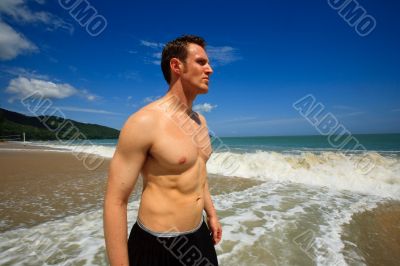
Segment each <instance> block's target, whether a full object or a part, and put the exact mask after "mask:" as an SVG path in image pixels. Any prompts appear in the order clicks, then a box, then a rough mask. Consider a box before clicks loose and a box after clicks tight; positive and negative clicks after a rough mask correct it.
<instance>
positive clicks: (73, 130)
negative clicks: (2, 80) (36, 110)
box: [0, 108, 119, 140]
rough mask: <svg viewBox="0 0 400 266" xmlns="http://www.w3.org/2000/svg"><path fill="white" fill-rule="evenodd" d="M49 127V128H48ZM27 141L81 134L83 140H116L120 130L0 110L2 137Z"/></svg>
mask: <svg viewBox="0 0 400 266" xmlns="http://www.w3.org/2000/svg"><path fill="white" fill-rule="evenodd" d="M46 125H47V126H46ZM23 132H25V136H26V139H27V140H55V139H58V138H59V139H64V140H65V139H72V138H73V136H74V135H75V134H77V133H81V134H83V135H81V137H80V138H81V139H115V138H118V136H119V130H116V129H114V128H110V127H106V126H101V125H96V124H86V123H81V122H77V121H74V120H70V119H65V120H63V119H62V118H60V117H56V116H39V117H35V116H26V115H23V114H20V113H16V112H12V111H9V110H6V109H3V108H0V136H9V135H22V133H23Z"/></svg>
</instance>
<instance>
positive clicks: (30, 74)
mask: <svg viewBox="0 0 400 266" xmlns="http://www.w3.org/2000/svg"><path fill="white" fill-rule="evenodd" d="M1 71H3V72H5V73H8V74H10V75H12V76H17V77H19V76H22V77H26V78H34V79H44V80H49V79H50V78H49V76H47V75H41V74H38V73H37V72H36V71H35V70H29V69H25V68H22V67H2V68H1Z"/></svg>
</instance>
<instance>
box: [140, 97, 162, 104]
mask: <svg viewBox="0 0 400 266" xmlns="http://www.w3.org/2000/svg"><path fill="white" fill-rule="evenodd" d="M160 97H161V95H157V96H149V97H146V98H144V99H143V103H151V102H154V101H155V100H157V99H158V98H160Z"/></svg>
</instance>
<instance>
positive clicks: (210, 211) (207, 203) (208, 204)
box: [204, 180, 217, 218]
mask: <svg viewBox="0 0 400 266" xmlns="http://www.w3.org/2000/svg"><path fill="white" fill-rule="evenodd" d="M204 210H205V211H206V213H207V216H208V217H210V218H211V217H217V212H216V211H215V208H214V204H213V202H212V199H211V194H210V191H209V189H208V180H206V184H205V186H204Z"/></svg>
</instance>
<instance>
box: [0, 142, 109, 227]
mask: <svg viewBox="0 0 400 266" xmlns="http://www.w3.org/2000/svg"><path fill="white" fill-rule="evenodd" d="M108 164H109V160H104V162H103V163H102V165H101V166H100V167H98V168H97V169H95V170H88V169H86V168H85V166H84V164H83V163H82V161H80V160H78V159H77V158H76V157H75V156H74V155H73V154H72V153H70V152H64V151H57V150H56V149H48V148H46V151H44V148H42V147H37V146H24V145H20V144H16V143H1V144H0V169H1V175H0V182H1V184H2V186H1V188H0V202H1V203H0V204H1V205H0V215H1V217H2V222H1V225H0V232H2V231H6V230H9V229H13V228H17V227H30V226H33V225H36V224H39V223H42V222H45V221H48V220H51V219H54V218H60V217H64V216H68V215H71V214H77V213H80V212H81V211H83V210H86V209H90V208H98V207H100V206H101V204H102V200H101V198H102V197H103V194H104V190H105V181H106V173H107V168H108Z"/></svg>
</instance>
